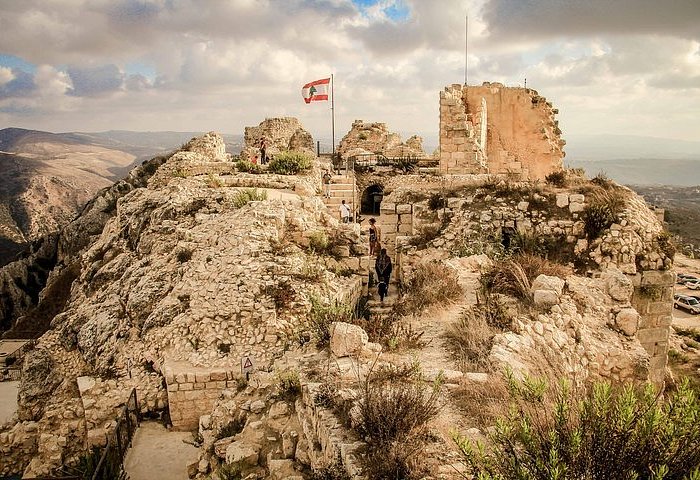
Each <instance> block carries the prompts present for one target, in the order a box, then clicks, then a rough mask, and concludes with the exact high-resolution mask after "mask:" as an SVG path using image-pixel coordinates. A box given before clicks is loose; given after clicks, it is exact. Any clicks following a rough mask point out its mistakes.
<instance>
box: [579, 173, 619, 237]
mask: <svg viewBox="0 0 700 480" xmlns="http://www.w3.org/2000/svg"><path fill="white" fill-rule="evenodd" d="M596 178H597V177H596ZM594 180H595V179H594ZM625 203H626V198H625V193H624V191H623V190H621V189H616V188H612V187H608V188H607V189H606V188H599V189H597V190H595V191H594V192H593V193H591V194H590V195H589V196H588V205H586V207H585V208H584V209H583V212H582V217H583V221H584V225H585V227H584V228H585V231H586V235H588V238H589V239H595V238H598V237H600V236H601V235H602V234H603V232H604V231H605V230H607V229H608V228H610V226H611V225H612V224H613V223H617V222H619V221H620V214H621V213H622V212H623V210H624V209H625Z"/></svg>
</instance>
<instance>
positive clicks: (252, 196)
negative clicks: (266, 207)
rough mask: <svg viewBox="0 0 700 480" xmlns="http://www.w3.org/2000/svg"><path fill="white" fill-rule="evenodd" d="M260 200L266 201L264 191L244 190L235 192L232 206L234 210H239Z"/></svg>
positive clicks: (255, 189)
mask: <svg viewBox="0 0 700 480" xmlns="http://www.w3.org/2000/svg"><path fill="white" fill-rule="evenodd" d="M262 200H267V192H266V191H265V190H258V189H257V188H244V189H243V190H239V191H238V192H236V195H235V196H234V197H233V206H234V208H241V207H244V206H245V205H248V203H250V202H259V201H262Z"/></svg>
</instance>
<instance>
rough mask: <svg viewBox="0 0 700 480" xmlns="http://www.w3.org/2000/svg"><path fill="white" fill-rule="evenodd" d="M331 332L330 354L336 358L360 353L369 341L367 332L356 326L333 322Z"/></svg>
mask: <svg viewBox="0 0 700 480" xmlns="http://www.w3.org/2000/svg"><path fill="white" fill-rule="evenodd" d="M330 332H331V342H330V343H331V344H330V347H331V352H333V354H334V355H335V356H337V357H347V356H349V355H356V354H359V353H360V352H362V349H363V347H364V346H365V345H366V344H367V342H368V341H369V338H368V336H367V332H365V331H364V330H363V329H362V328H361V327H358V326H357V325H352V324H349V323H345V322H333V323H332V324H331V328H330Z"/></svg>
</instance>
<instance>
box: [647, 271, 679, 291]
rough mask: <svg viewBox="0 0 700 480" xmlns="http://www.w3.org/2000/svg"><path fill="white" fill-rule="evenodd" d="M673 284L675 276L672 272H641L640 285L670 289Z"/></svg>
mask: <svg viewBox="0 0 700 480" xmlns="http://www.w3.org/2000/svg"><path fill="white" fill-rule="evenodd" d="M675 282H676V274H675V272H672V271H661V270H646V271H644V272H642V280H641V285H659V286H664V287H671V286H673V285H674V283H675Z"/></svg>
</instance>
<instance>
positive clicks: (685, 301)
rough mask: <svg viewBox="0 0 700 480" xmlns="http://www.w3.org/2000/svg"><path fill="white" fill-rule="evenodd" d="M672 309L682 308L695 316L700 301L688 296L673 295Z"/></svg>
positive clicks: (699, 308) (698, 310) (699, 307)
mask: <svg viewBox="0 0 700 480" xmlns="http://www.w3.org/2000/svg"><path fill="white" fill-rule="evenodd" d="M673 308H682V309H683V310H687V311H688V312H690V313H692V314H694V315H697V314H699V313H700V300H698V299H697V298H695V297H690V296H688V295H674V296H673Z"/></svg>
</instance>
